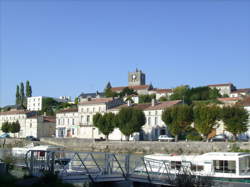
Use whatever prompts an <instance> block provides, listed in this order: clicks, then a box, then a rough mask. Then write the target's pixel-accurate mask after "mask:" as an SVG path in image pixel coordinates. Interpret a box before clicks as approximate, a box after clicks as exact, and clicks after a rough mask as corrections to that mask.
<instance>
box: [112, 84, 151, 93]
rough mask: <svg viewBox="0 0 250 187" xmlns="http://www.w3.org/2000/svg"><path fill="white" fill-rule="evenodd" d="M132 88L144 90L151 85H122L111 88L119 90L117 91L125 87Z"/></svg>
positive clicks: (115, 90)
mask: <svg viewBox="0 0 250 187" xmlns="http://www.w3.org/2000/svg"><path fill="white" fill-rule="evenodd" d="M126 87H128V88H131V89H133V90H135V91H136V90H144V89H148V88H149V87H150V86H149V85H138V86H121V87H113V88H111V90H112V91H114V92H117V91H122V90H123V89H124V88H126Z"/></svg>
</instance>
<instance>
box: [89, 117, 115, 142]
mask: <svg viewBox="0 0 250 187" xmlns="http://www.w3.org/2000/svg"><path fill="white" fill-rule="evenodd" d="M114 120H115V114H113V113H105V114H104V115H103V116H102V115H101V114H100V113H97V114H95V115H94V116H93V123H94V126H96V127H97V128H98V129H99V130H100V131H101V133H102V134H104V135H105V139H106V140H107V141H108V137H109V134H110V133H112V132H113V130H114V128H115V125H114Z"/></svg>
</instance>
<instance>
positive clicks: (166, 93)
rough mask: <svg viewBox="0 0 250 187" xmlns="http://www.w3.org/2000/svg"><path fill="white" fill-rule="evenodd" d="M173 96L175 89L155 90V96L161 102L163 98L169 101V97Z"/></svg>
mask: <svg viewBox="0 0 250 187" xmlns="http://www.w3.org/2000/svg"><path fill="white" fill-rule="evenodd" d="M172 94H173V89H156V90H155V96H156V100H159V99H160V98H161V97H166V98H167V99H169V97H170V96H171V95H172Z"/></svg>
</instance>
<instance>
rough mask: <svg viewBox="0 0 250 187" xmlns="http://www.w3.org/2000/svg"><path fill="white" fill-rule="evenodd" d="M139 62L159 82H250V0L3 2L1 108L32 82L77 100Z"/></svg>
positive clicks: (40, 92)
mask: <svg viewBox="0 0 250 187" xmlns="http://www.w3.org/2000/svg"><path fill="white" fill-rule="evenodd" d="M136 68H138V69H141V70H142V71H143V72H144V73H146V82H147V83H148V84H150V83H152V84H153V86H154V87H157V88H174V87H176V86H178V85H184V84H188V85H190V86H191V87H196V86H203V85H208V84H215V83H229V82H231V83H233V84H234V85H236V87H237V88H250V1H247V0H228V1H226V0H207V1H206V0H199V1H198V0H185V1H184V0H134V1H132V0H102V1H101V0H61V1H59V0H58V1H57V0H0V106H4V105H8V104H14V103H15V92H16V85H17V84H20V82H26V80H29V81H30V83H31V86H32V89H33V96H52V97H59V96H71V97H72V98H74V97H76V96H78V95H79V94H80V93H82V92H85V93H86V92H96V91H97V90H99V91H102V90H103V88H104V87H105V85H106V84H107V82H108V81H110V82H111V85H112V86H113V87H114V86H126V85H127V84H128V83H127V74H128V72H132V71H134V70H135V69H136Z"/></svg>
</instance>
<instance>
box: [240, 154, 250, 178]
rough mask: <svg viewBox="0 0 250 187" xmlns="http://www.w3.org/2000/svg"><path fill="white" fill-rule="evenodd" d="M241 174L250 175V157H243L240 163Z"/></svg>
mask: <svg viewBox="0 0 250 187" xmlns="http://www.w3.org/2000/svg"><path fill="white" fill-rule="evenodd" d="M239 168H240V174H249V173H250V157H243V158H241V159H240V161H239Z"/></svg>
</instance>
